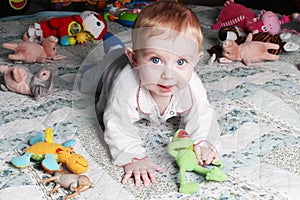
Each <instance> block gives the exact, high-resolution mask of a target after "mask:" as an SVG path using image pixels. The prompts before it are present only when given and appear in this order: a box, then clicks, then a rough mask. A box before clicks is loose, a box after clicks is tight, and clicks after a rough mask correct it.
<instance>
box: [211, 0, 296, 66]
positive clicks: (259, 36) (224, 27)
mask: <svg viewBox="0 0 300 200" xmlns="http://www.w3.org/2000/svg"><path fill="white" fill-rule="evenodd" d="M296 17H297V16H296V14H293V15H289V16H288V15H281V17H278V15H277V14H275V13H273V12H272V11H265V10H262V11H260V13H259V14H257V15H256V14H255V13H254V11H253V10H252V9H250V8H246V7H245V6H243V5H241V4H237V3H235V2H234V0H227V1H226V2H225V3H224V7H223V8H222V10H221V11H220V13H219V16H218V18H217V22H216V23H215V24H213V25H212V26H211V28H212V29H213V30H219V32H218V37H219V40H221V43H222V44H221V45H216V46H213V47H212V48H211V49H210V51H211V54H212V57H211V58H210V60H209V61H208V64H211V63H213V62H214V61H215V60H219V62H221V63H228V62H232V61H235V60H242V61H243V62H244V64H246V65H251V64H252V63H255V62H261V61H264V60H277V59H279V57H278V54H280V53H281V52H283V51H296V50H298V49H299V45H298V44H295V43H292V42H288V41H283V39H282V38H283V37H282V36H281V33H282V28H281V25H282V24H285V23H289V22H291V20H292V19H294V18H296ZM248 34H251V36H249V37H251V38H252V39H251V40H249V39H248V40H246V37H247V35H248ZM285 39H287V38H285ZM229 40H230V41H229ZM225 41H226V42H225ZM245 41H247V45H246V46H247V54H249V53H250V54H251V55H243V58H242V59H241V57H240V54H239V53H240V51H238V49H239V50H243V49H244V48H241V47H243V46H244V45H242V46H239V45H241V44H243V43H244V42H245ZM254 41H255V42H254ZM224 42H225V43H226V44H224ZM262 43H274V44H277V45H269V44H266V45H262ZM229 44H230V45H229ZM250 44H251V45H250ZM262 46H264V47H267V48H264V49H265V50H264V51H265V52H264V53H262ZM224 47H226V50H224ZM257 49H260V51H256V50H257ZM243 52H244V53H245V51H243ZM233 54H234V55H233ZM269 54H273V55H269ZM274 55H275V56H274ZM237 58H238V59H237ZM254 58H255V59H254ZM258 58H259V59H258ZM270 58H271V59H270ZM246 60H247V61H246Z"/></svg>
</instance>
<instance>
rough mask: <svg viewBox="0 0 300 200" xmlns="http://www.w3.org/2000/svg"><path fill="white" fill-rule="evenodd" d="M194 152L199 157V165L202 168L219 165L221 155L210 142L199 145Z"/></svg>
mask: <svg viewBox="0 0 300 200" xmlns="http://www.w3.org/2000/svg"><path fill="white" fill-rule="evenodd" d="M194 151H195V154H196V156H197V160H198V164H199V165H201V166H204V165H209V164H217V162H218V161H219V159H220V155H219V153H218V152H217V150H216V149H215V147H214V146H213V145H211V144H209V143H208V142H205V144H203V143H198V144H196V145H195V146H194Z"/></svg>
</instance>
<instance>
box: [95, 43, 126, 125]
mask: <svg viewBox="0 0 300 200" xmlns="http://www.w3.org/2000/svg"><path fill="white" fill-rule="evenodd" d="M120 50H121V49H116V50H113V51H112V52H110V53H109V54H111V55H109V54H107V56H109V58H110V61H109V62H106V63H103V64H104V65H105V68H104V70H103V73H102V75H101V78H100V80H99V81H98V83H97V84H96V85H97V88H96V92H95V109H96V114H97V118H98V121H99V123H100V125H101V127H102V129H103V130H104V125H103V113H104V110H105V107H106V103H107V98H108V96H109V94H110V90H111V87H112V85H113V82H114V80H115V79H116V77H117V76H118V75H119V73H120V72H121V71H122V69H123V68H124V67H125V66H126V65H127V64H128V63H129V60H128V58H127V56H126V55H125V53H124V49H123V51H122V52H121V51H120ZM114 51H117V52H114ZM103 61H107V60H106V59H104V60H103Z"/></svg>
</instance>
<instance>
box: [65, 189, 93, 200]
mask: <svg viewBox="0 0 300 200" xmlns="http://www.w3.org/2000/svg"><path fill="white" fill-rule="evenodd" d="M88 189H89V187H81V186H79V187H77V188H72V190H74V191H75V192H74V193H73V194H70V195H67V196H65V197H64V199H71V198H73V197H75V196H77V195H79V194H80V193H81V192H84V191H86V190H88Z"/></svg>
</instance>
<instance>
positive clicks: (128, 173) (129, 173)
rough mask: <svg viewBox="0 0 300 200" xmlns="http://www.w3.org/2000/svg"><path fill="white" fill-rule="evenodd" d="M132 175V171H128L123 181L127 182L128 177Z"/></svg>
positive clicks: (123, 182)
mask: <svg viewBox="0 0 300 200" xmlns="http://www.w3.org/2000/svg"><path fill="white" fill-rule="evenodd" d="M131 176H132V171H130V172H126V173H125V174H124V176H123V178H122V181H121V183H122V184H123V185H124V184H125V183H127V181H128V179H129V178H130V177H131Z"/></svg>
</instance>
